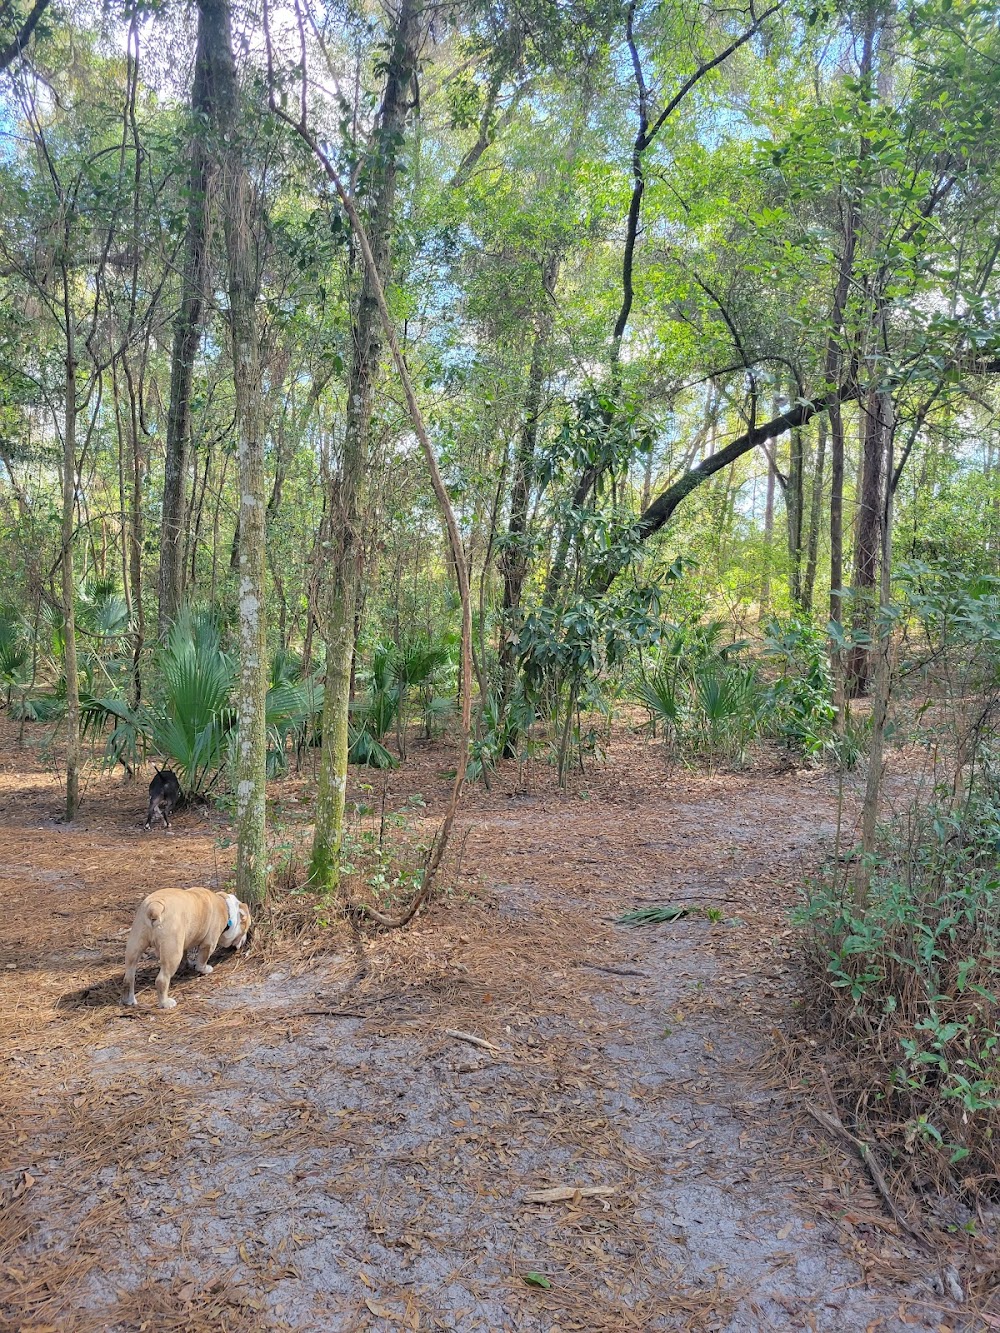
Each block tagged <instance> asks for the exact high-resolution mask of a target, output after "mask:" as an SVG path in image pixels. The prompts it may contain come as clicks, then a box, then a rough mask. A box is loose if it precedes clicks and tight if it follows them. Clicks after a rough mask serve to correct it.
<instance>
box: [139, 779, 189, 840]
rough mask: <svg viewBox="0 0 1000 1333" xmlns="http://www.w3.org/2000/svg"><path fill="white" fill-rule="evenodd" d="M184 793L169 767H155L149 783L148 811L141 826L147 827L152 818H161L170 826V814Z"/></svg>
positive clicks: (150, 823)
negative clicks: (154, 772)
mask: <svg viewBox="0 0 1000 1333" xmlns="http://www.w3.org/2000/svg"><path fill="white" fill-rule="evenodd" d="M183 797H184V793H183V792H182V791H181V784H180V783H179V782H178V781H177V774H176V773H171V771H170V769H169V768H163V769H157V770H156V774H155V776H154V778H153V781H152V782H151V783H150V784H149V813H148V814H147V815H146V822H145V824H143V828H147V829H148V828H149V827H150V826H151V825H152V823H153V821H154V820H157V819H162V820H163V822H164V824H165V825H166V826H167V828H169V827H170V816H171V815H172V814H173V813H174V811H175V810H176V809H177V807H178V806H179V805H180V803H181V801H182V800H183Z"/></svg>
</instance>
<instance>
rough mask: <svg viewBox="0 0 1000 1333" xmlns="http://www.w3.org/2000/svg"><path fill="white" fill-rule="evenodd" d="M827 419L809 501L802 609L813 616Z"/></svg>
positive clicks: (823, 421) (821, 423)
mask: <svg viewBox="0 0 1000 1333" xmlns="http://www.w3.org/2000/svg"><path fill="white" fill-rule="evenodd" d="M826 433H827V432H826V419H825V417H820V419H819V431H818V434H817V437H816V466H815V469H814V471H813V478H812V494H811V496H810V501H809V532H808V536H807V538H806V572H805V577H804V578H803V582H802V609H803V611H805V612H806V614H807V615H809V616H811V615H812V610H813V594H814V592H815V588H816V564H817V561H818V558H819V524H820V518H821V517H822V514H823V470H824V467H825V465H826Z"/></svg>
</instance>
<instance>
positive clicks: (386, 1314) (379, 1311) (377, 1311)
mask: <svg viewBox="0 0 1000 1333" xmlns="http://www.w3.org/2000/svg"><path fill="white" fill-rule="evenodd" d="M365 1305H367V1306H368V1309H369V1310H370V1311H371V1313H372V1314H373V1315H374V1316H375V1318H376V1319H391V1320H392V1322H393V1323H394V1324H398V1323H399V1315H398V1314H397V1313H396V1312H395V1310H390V1309H389V1308H388V1306H385V1305H379V1303H378V1301H373V1300H372V1299H371V1298H370V1297H368V1296H366V1297H365Z"/></svg>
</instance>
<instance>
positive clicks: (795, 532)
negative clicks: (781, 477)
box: [785, 428, 805, 608]
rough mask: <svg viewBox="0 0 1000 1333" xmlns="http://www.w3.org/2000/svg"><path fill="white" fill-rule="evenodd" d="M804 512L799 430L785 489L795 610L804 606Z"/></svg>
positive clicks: (793, 442)
mask: <svg viewBox="0 0 1000 1333" xmlns="http://www.w3.org/2000/svg"><path fill="white" fill-rule="evenodd" d="M804 511H805V433H804V431H803V430H802V429H801V428H800V429H799V430H793V431H792V432H791V435H790V437H789V450H788V483H787V485H786V486H785V517H786V519H787V525H788V591H789V595H790V596H791V599H792V602H793V604H794V605H795V606H796V607H799V608H801V606H802V529H803V514H804Z"/></svg>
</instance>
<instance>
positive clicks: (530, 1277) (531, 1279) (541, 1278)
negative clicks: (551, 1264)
mask: <svg viewBox="0 0 1000 1333" xmlns="http://www.w3.org/2000/svg"><path fill="white" fill-rule="evenodd" d="M523 1279H524V1281H525V1282H527V1284H528V1286H529V1287H544V1288H545V1289H546V1291H547V1290H548V1289H549V1287H551V1286H552V1283H551V1282H550V1281H549V1279H548V1278H547V1277H546V1276H545V1274H544V1273H524V1274H523Z"/></svg>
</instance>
